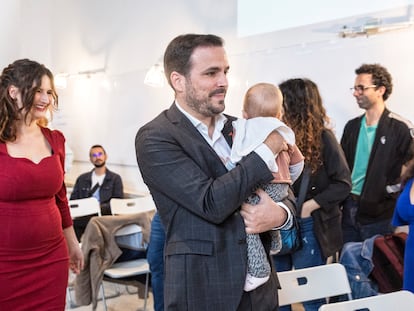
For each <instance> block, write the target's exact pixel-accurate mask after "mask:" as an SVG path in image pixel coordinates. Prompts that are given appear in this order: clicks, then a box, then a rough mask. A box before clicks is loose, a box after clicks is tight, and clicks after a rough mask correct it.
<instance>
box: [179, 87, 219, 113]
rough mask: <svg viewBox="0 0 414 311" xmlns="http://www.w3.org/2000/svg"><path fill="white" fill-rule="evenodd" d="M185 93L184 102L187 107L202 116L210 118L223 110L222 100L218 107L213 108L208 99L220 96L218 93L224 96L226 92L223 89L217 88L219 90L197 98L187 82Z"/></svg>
mask: <svg viewBox="0 0 414 311" xmlns="http://www.w3.org/2000/svg"><path fill="white" fill-rule="evenodd" d="M186 93H187V94H186V102H187V104H188V106H190V107H191V108H192V109H193V110H194V111H197V112H198V113H200V114H202V115H203V116H206V117H212V116H216V115H218V114H219V113H221V112H223V111H224V108H225V104H224V100H222V101H220V106H219V107H215V106H213V105H212V104H211V102H210V98H211V97H212V96H213V95H216V94H220V93H224V94H226V90H225V89H224V88H219V89H216V90H214V91H212V92H211V93H209V94H208V96H206V97H205V98H198V97H197V94H196V91H195V90H194V88H193V85H192V83H191V81H189V82H188V83H187V84H186Z"/></svg>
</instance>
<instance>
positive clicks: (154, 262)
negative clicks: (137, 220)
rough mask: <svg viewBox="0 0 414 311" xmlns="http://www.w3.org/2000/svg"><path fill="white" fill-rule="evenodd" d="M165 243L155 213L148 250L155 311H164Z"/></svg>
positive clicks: (162, 228) (163, 232)
mask: <svg viewBox="0 0 414 311" xmlns="http://www.w3.org/2000/svg"><path fill="white" fill-rule="evenodd" d="M164 242H165V231H164V227H163V225H162V223H161V220H160V216H159V215H158V213H155V215H154V218H153V219H152V222H151V233H150V241H149V244H148V248H147V260H148V263H149V266H150V270H151V286H152V294H153V297H154V310H155V311H164Z"/></svg>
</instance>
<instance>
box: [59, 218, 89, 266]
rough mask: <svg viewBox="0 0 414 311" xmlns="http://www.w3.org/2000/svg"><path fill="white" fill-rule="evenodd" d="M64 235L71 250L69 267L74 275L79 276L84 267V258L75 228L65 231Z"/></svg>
mask: <svg viewBox="0 0 414 311" xmlns="http://www.w3.org/2000/svg"><path fill="white" fill-rule="evenodd" d="M63 235H64V236H65V239H66V244H67V246H68V250H69V267H70V269H71V270H72V271H73V272H74V273H76V274H79V273H80V271H81V270H82V269H83V267H84V258H83V253H82V250H81V248H80V246H79V242H78V239H77V238H76V234H75V231H74V230H73V226H70V227H67V228H65V229H63Z"/></svg>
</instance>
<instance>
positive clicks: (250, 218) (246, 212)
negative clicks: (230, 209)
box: [240, 188, 291, 234]
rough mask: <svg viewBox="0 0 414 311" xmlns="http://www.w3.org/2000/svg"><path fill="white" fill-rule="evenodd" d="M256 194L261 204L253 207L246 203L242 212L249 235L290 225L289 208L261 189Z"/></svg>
mask: <svg viewBox="0 0 414 311" xmlns="http://www.w3.org/2000/svg"><path fill="white" fill-rule="evenodd" d="M256 194H257V195H258V196H259V197H260V200H259V203H257V205H251V204H249V203H246V202H244V203H243V205H242V208H241V211H240V214H241V215H242V217H243V219H244V224H245V226H246V232H247V233H249V234H252V233H261V232H265V231H269V230H274V229H278V228H282V227H284V226H286V225H287V224H288V223H289V220H290V218H291V212H290V210H289V209H288V208H287V207H282V206H281V205H280V204H279V203H276V202H275V201H273V200H272V198H271V197H270V196H269V195H268V194H267V193H266V192H265V191H264V190H263V189H260V188H259V189H258V190H257V191H256Z"/></svg>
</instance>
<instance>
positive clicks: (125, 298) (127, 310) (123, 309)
mask: <svg viewBox="0 0 414 311" xmlns="http://www.w3.org/2000/svg"><path fill="white" fill-rule="evenodd" d="M104 286H105V287H104V288H105V296H111V295H114V294H115V293H116V291H117V289H118V290H119V291H120V293H121V294H120V295H119V296H117V297H114V298H107V299H106V304H107V306H108V311H142V310H144V300H143V299H139V298H138V295H137V294H129V293H128V292H127V290H126V288H125V286H122V285H116V284H112V283H105V282H104ZM129 289H130V291H134V290H136V289H135V288H133V287H129ZM66 310H68V311H91V310H92V305H89V306H81V307H72V308H71V307H70V304H69V302H68V304H67V307H66ZM104 310H105V309H104V306H103V303H102V300H99V302H98V307H97V308H96V311H104ZM152 310H154V303H153V298H152V293H151V292H150V293H149V297H148V299H147V311H152ZM303 310H304V309H303V307H302V305H301V304H295V305H293V307H292V311H303Z"/></svg>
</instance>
